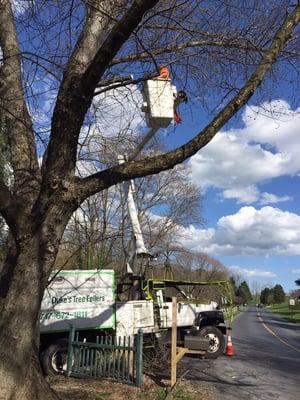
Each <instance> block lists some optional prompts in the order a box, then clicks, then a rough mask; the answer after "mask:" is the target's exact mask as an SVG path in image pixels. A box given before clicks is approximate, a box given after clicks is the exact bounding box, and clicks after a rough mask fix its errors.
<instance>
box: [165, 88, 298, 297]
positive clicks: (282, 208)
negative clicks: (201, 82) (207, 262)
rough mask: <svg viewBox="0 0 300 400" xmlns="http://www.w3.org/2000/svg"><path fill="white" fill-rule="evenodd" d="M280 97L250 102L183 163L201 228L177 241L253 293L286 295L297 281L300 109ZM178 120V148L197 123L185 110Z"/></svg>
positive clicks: (188, 230) (186, 231)
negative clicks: (271, 289)
mask: <svg viewBox="0 0 300 400" xmlns="http://www.w3.org/2000/svg"><path fill="white" fill-rule="evenodd" d="M286 93H287V91H286V90H285V88H283V90H282V97H281V98H278V97H277V98H274V99H271V100H269V101H268V102H264V103H255V101H252V103H250V105H248V106H246V107H244V108H243V110H242V111H241V112H240V113H239V115H238V117H236V118H234V119H233V120H232V121H231V122H230V124H228V126H225V127H224V128H223V129H222V131H221V132H219V133H218V135H217V136H216V137H215V138H214V139H213V140H212V142H211V143H210V144H209V145H207V146H206V147H205V148H203V149H202V150H201V151H199V152H198V153H197V154H196V155H195V156H194V157H192V158H191V159H190V160H189V161H188V163H187V166H188V168H189V175H190V178H191V180H192V181H193V183H194V184H196V185H198V186H199V187H200V188H201V189H202V193H203V196H204V197H203V217H204V220H205V222H204V224H203V225H202V226H197V225H190V226H188V227H185V228H183V229H182V230H181V233H182V239H181V242H182V244H184V245H185V246H188V247H189V248H191V249H194V250H199V251H204V252H207V253H209V254H210V255H212V256H214V257H216V258H218V259H219V260H220V261H221V262H223V264H224V265H225V266H227V267H228V268H230V269H231V270H232V272H233V273H235V274H238V275H240V276H241V277H242V278H243V279H246V280H247V281H248V282H249V284H250V285H251V286H253V288H260V287H263V286H264V285H268V286H270V285H274V284H277V283H280V284H282V285H283V287H284V289H285V290H286V291H289V290H292V289H294V288H295V284H294V281H295V279H296V278H298V277H299V276H300V257H299V256H300V227H299V225H300V206H299V205H300V198H299V197H300V194H299V183H300V181H299V177H300V175H299V174H300V146H299V144H298V143H299V134H300V108H299V109H297V107H295V105H293V106H291V105H290V104H289V102H288V101H287V100H285V99H284V98H285V97H287V96H286ZM182 114H183V116H184V119H185V123H184V124H182V126H179V127H178V128H177V129H176V131H175V133H174V137H173V139H174V142H176V144H181V143H182V141H183V140H186V139H187V138H189V137H190V136H192V135H193V134H194V133H195V132H197V131H199V125H201V121H200V119H201V114H198V121H197V118H195V119H194V120H193V121H191V120H190V119H189V115H190V112H189V110H183V112H182ZM193 114H194V115H197V114H196V113H195V112H194V113H193ZM206 119H207V117H206V116H204V115H203V120H204V121H203V124H205V122H206ZM174 144H175V143H174Z"/></svg>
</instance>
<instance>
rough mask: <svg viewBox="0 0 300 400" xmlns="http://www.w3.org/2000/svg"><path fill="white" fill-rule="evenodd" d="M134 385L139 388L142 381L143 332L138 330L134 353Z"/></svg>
mask: <svg viewBox="0 0 300 400" xmlns="http://www.w3.org/2000/svg"><path fill="white" fill-rule="evenodd" d="M135 372H136V378H135V384H136V386H140V385H141V384H142V381H143V332H142V330H141V329H139V330H138V333H137V336H136V353H135Z"/></svg>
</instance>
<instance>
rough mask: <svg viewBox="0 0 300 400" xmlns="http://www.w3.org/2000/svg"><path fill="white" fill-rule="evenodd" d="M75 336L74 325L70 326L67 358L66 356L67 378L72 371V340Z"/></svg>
mask: <svg viewBox="0 0 300 400" xmlns="http://www.w3.org/2000/svg"><path fill="white" fill-rule="evenodd" d="M74 337H75V327H74V326H71V327H70V332H69V342H68V358H67V370H66V377H67V378H69V377H70V375H71V372H72V360H73V345H72V344H73V342H74Z"/></svg>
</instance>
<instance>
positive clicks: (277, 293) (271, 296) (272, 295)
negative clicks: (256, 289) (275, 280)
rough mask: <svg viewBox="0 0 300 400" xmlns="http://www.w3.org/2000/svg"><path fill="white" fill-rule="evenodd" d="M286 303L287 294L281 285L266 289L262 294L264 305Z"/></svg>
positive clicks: (261, 298) (261, 300)
mask: <svg viewBox="0 0 300 400" xmlns="http://www.w3.org/2000/svg"><path fill="white" fill-rule="evenodd" d="M284 301H285V292H284V290H283V287H282V286H281V285H275V286H274V287H273V288H268V287H266V288H264V289H263V290H262V291H261V293H260V302H261V303H262V304H266V305H270V304H279V303H283V302H284Z"/></svg>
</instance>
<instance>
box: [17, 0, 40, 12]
mask: <svg viewBox="0 0 300 400" xmlns="http://www.w3.org/2000/svg"><path fill="white" fill-rule="evenodd" d="M34 2H35V0H13V2H12V8H13V12H14V14H15V15H17V16H18V15H21V14H24V13H25V12H26V11H27V10H28V8H29V7H30V6H32V5H33V4H34Z"/></svg>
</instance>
